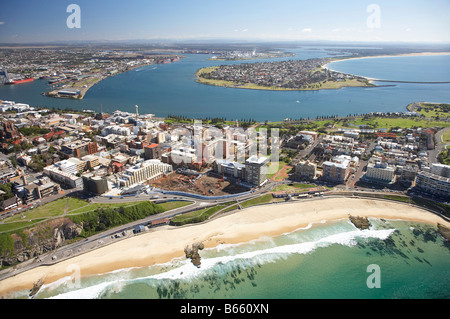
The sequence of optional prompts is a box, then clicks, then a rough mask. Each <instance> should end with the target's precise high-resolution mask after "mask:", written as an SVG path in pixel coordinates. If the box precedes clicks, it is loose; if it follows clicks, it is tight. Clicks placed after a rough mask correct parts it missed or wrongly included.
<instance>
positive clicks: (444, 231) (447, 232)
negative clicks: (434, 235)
mask: <svg viewBox="0 0 450 319" xmlns="http://www.w3.org/2000/svg"><path fill="white" fill-rule="evenodd" d="M437 228H438V231H439V234H441V236H442V237H444V238H445V239H446V240H448V241H450V228H448V227H446V226H444V225H442V224H439V223H438V224H437Z"/></svg>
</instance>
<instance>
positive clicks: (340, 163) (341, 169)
mask: <svg viewBox="0 0 450 319" xmlns="http://www.w3.org/2000/svg"><path fill="white" fill-rule="evenodd" d="M322 167H323V173H322V178H323V179H324V180H325V181H328V182H332V183H344V182H345V180H346V179H347V177H348V175H349V173H350V157H349V156H345V155H341V156H336V157H334V158H333V161H325V162H323V164H322Z"/></svg>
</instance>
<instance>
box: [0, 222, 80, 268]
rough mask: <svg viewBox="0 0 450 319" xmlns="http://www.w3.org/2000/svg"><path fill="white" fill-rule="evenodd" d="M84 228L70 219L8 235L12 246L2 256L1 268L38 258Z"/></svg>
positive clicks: (0, 257)
mask: <svg viewBox="0 0 450 319" xmlns="http://www.w3.org/2000/svg"><path fill="white" fill-rule="evenodd" d="M82 230H83V227H82V226H80V225H78V224H75V223H73V222H72V221H71V220H70V219H68V218H59V219H55V220H51V221H48V222H44V223H41V224H39V225H37V226H36V227H33V228H31V229H27V230H25V231H17V232H15V233H13V234H11V235H8V236H9V238H7V240H8V241H9V243H10V245H8V246H9V247H8V249H3V250H2V252H1V255H0V267H9V266H13V265H16V264H18V263H21V262H24V261H27V260H29V259H32V258H36V257H38V256H40V255H42V254H45V253H47V252H49V251H52V250H55V249H56V248H58V247H60V246H62V245H63V244H64V243H65V242H66V241H67V240H71V239H74V238H76V237H77V236H79V235H80V233H81V231H82Z"/></svg>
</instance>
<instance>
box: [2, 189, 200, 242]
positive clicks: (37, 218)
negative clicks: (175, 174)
mask: <svg viewBox="0 0 450 319" xmlns="http://www.w3.org/2000/svg"><path fill="white" fill-rule="evenodd" d="M138 203H139V202H132V203H116V204H98V203H94V204H90V203H88V202H87V201H84V200H81V199H78V198H72V197H71V198H69V205H68V207H67V208H68V209H67V210H68V212H67V215H77V214H82V213H87V212H91V211H95V210H96V209H99V208H117V207H127V206H134V205H136V204H138ZM192 203H193V202H187V201H174V202H166V203H161V204H157V206H160V207H162V208H163V209H164V211H168V210H172V209H175V208H179V207H184V206H187V205H191V204H192ZM66 205H67V198H66V197H65V198H61V199H58V200H56V201H53V202H51V203H48V204H46V205H43V206H40V207H37V208H34V209H31V210H29V211H27V212H25V213H23V214H17V215H15V216H13V217H10V218H7V219H5V220H4V221H3V223H2V224H0V233H2V232H8V231H12V230H16V229H21V228H28V227H31V226H33V225H35V224H38V223H40V222H44V221H46V220H49V219H52V218H58V217H62V216H63V215H64V210H65V207H66Z"/></svg>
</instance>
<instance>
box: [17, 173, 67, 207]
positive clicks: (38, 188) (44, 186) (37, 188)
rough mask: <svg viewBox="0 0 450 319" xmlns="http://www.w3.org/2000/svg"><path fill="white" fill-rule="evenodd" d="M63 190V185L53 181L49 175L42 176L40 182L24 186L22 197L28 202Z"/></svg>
mask: <svg viewBox="0 0 450 319" xmlns="http://www.w3.org/2000/svg"><path fill="white" fill-rule="evenodd" d="M60 191H61V187H60V186H59V185H58V184H56V183H53V182H52V181H51V180H50V179H49V178H48V177H44V178H41V179H40V180H39V181H38V182H35V183H30V184H28V185H25V186H24V190H23V193H22V198H23V199H24V201H25V202H26V203H29V202H32V201H35V200H38V199H42V198H45V197H47V196H50V195H56V194H58V193H59V192H60Z"/></svg>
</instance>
